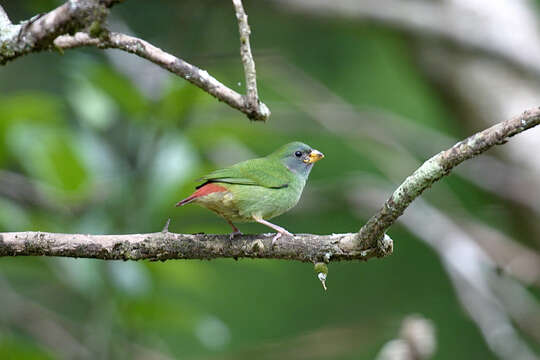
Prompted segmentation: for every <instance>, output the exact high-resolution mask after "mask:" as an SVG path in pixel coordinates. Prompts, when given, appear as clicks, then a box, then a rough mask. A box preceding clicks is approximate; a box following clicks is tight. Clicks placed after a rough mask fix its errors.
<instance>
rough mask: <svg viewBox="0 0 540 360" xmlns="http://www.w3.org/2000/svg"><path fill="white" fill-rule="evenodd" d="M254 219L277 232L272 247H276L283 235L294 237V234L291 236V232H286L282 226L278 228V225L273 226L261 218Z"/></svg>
mask: <svg viewBox="0 0 540 360" xmlns="http://www.w3.org/2000/svg"><path fill="white" fill-rule="evenodd" d="M253 219H254V220H255V221H256V222H258V223H260V224H263V225H266V226H268V227H269V228H272V229H274V230H276V231H277V233H276V235H275V236H274V238H273V239H272V245H274V244H275V243H276V241H277V239H279V238H280V237H281V235H288V236H294V235H293V234H291V233H290V232H288V231H287V230H285V229H284V228H282V227H281V226H278V225H276V224H272V223H271V222H270V221H266V220H264V219H261V218H256V217H253Z"/></svg>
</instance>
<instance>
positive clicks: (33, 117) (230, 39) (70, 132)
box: [0, 0, 513, 359]
mask: <svg viewBox="0 0 540 360" xmlns="http://www.w3.org/2000/svg"><path fill="white" fill-rule="evenodd" d="M43 3H44V2H37V1H21V2H20V3H19V4H15V3H9V4H7V5H6V10H8V12H10V14H15V15H14V18H15V19H17V17H20V18H21V19H22V18H27V17H30V16H31V15H33V14H34V13H36V12H39V11H46V10H47V9H49V8H50V7H51V6H54V4H56V2H54V1H49V2H48V4H47V6H45V5H43ZM246 5H247V9H248V13H249V19H250V23H251V27H252V31H253V38H252V44H253V47H254V53H255V58H256V61H257V70H258V74H259V85H260V93H261V96H262V99H263V100H264V101H265V102H266V103H267V104H269V106H270V108H271V110H272V111H273V116H272V118H271V119H270V120H269V121H268V123H266V124H263V123H252V122H249V121H248V120H247V119H246V118H245V117H244V116H243V115H242V114H240V113H239V112H236V111H234V110H232V109H230V108H228V107H227V106H226V105H225V104H223V103H218V102H217V101H215V100H214V99H213V98H211V97H210V96H209V95H207V94H205V93H203V92H202V91H200V90H199V89H197V88H195V87H193V86H192V85H190V84H188V83H186V82H185V81H183V80H181V79H179V78H177V77H174V76H172V75H169V74H167V73H165V72H164V71H162V70H161V69H158V68H157V67H156V66H155V65H152V64H149V63H146V62H144V61H142V60H140V61H137V60H133V59H131V60H129V59H130V57H133V56H132V55H123V54H120V53H118V52H116V51H110V52H107V53H105V52H104V51H102V50H70V51H67V52H66V53H65V54H64V55H63V56H61V55H59V54H57V53H43V54H33V55H30V56H27V57H25V58H21V59H18V60H17V61H15V62H13V63H10V64H8V65H7V66H5V67H2V68H0V91H1V94H0V139H1V142H0V164H1V167H2V169H4V171H8V172H15V173H18V174H21V175H23V176H24V177H25V178H26V179H27V180H28V182H23V183H21V184H20V186H21V189H19V190H20V191H22V192H25V191H27V188H32V189H34V190H35V191H37V192H38V193H39V194H40V196H39V198H37V197H36V198H32V199H30V201H24V202H21V201H19V200H18V199H17V198H11V197H1V198H0V230H1V231H24V230H40V231H56V232H82V233H136V232H153V231H159V230H160V229H161V228H162V226H163V224H164V223H165V220H166V219H167V218H168V217H171V218H172V224H171V226H170V230H171V231H174V232H183V233H195V232H206V233H215V232H216V233H225V232H228V231H229V228H228V225H227V224H226V223H225V222H224V221H223V220H221V219H219V218H217V217H216V216H214V215H213V214H212V213H210V212H208V211H206V210H204V209H200V208H197V207H195V206H188V207H185V208H180V209H176V208H174V203H175V202H176V201H178V200H180V199H182V198H183V197H185V196H186V195H188V194H189V193H190V191H192V189H193V187H194V185H195V182H194V179H197V178H198V177H199V176H201V175H202V174H204V173H205V172H207V171H209V170H212V169H215V168H217V167H221V166H225V165H229V164H232V163H234V162H236V161H239V160H243V159H246V158H249V157H254V156H258V155H265V154H267V153H269V152H271V151H273V150H274V149H275V148H277V147H278V146H280V145H281V144H283V143H286V142H288V141H291V140H300V141H304V142H306V143H308V144H310V145H312V146H314V147H316V148H317V149H320V150H321V151H323V152H324V153H325V155H326V158H325V160H324V161H322V162H320V163H319V164H317V166H316V167H315V169H314V171H313V172H312V175H311V178H310V181H309V183H308V189H307V190H306V192H305V194H304V197H303V199H302V200H301V203H300V204H299V205H298V207H297V208H296V209H294V210H292V211H291V212H289V213H288V214H285V215H283V216H281V217H280V218H279V219H277V220H276V222H277V223H279V224H280V225H281V226H284V227H286V228H287V229H288V230H289V231H291V232H306V233H321V234H324V233H332V232H335V233H338V232H351V231H355V230H357V229H358V228H359V227H360V226H361V224H362V222H363V221H364V220H365V218H363V217H364V216H365V215H362V216H359V215H358V211H357V210H355V206H354V204H352V201H351V196H352V195H351V194H352V193H353V192H354V191H356V189H355V188H354V180H355V178H356V176H358V175H359V174H366V173H367V174H372V175H373V176H378V177H381V178H383V177H385V178H386V179H387V180H386V181H388V180H390V181H391V182H393V183H394V184H397V183H398V182H399V181H400V180H401V179H403V178H404V177H405V176H406V175H408V174H409V173H410V172H411V171H412V170H413V169H414V168H415V163H414V162H413V163H407V162H403V159H402V158H400V156H401V155H400V154H399V151H397V150H396V149H392V148H389V147H388V146H387V145H386V144H384V143H381V142H380V141H379V140H378V139H375V138H373V137H371V136H369V135H366V134H363V133H361V131H360V132H348V133H347V131H342V130H340V126H338V125H337V124H336V126H335V129H332V128H333V126H332V125H330V126H329V127H328V126H325V125H323V124H321V123H320V122H318V121H316V120H315V119H314V117H313V116H312V114H310V113H309V111H305V109H306V108H310V107H312V108H313V109H315V106H316V105H317V99H316V98H314V96H312V94H314V93H316V92H317V90H316V88H313V87H312V86H311V85H310V84H308V83H305V84H304V83H302V80H298V79H302V78H312V79H313V81H315V82H318V83H320V84H322V85H323V86H326V87H328V88H329V89H331V91H332V92H333V93H334V94H336V95H337V96H339V97H341V98H342V99H343V100H344V101H346V102H347V103H348V104H350V105H351V106H352V107H354V108H360V109H370V108H375V109H384V110H385V111H389V112H392V113H395V114H398V115H400V116H402V117H403V118H404V119H409V120H410V121H414V122H415V123H416V125H418V126H420V127H425V128H429V129H432V130H435V131H438V132H441V133H444V134H447V135H451V136H455V137H464V136H466V135H468V134H467V133H466V132H465V131H463V130H461V129H462V128H463V126H462V125H463V124H460V122H459V121H458V119H457V118H456V117H455V116H454V114H453V113H452V110H451V109H450V107H449V106H448V104H447V103H446V102H445V99H444V97H442V96H441V95H440V93H439V92H438V91H437V89H436V88H434V87H433V85H432V84H431V83H429V82H428V81H427V80H426V79H425V78H424V76H423V74H422V72H421V71H420V70H419V69H418V68H417V67H416V63H415V61H414V57H413V55H412V53H411V52H410V51H409V48H410V46H411V43H410V41H409V39H407V38H406V37H404V36H402V35H401V34H399V33H396V32H391V31H388V30H386V29H381V28H377V27H374V26H372V25H368V24H357V23H348V22H332V21H324V20H321V19H314V18H308V17H303V16H301V15H292V14H287V13H282V12H280V11H278V10H277V9H276V8H274V7H273V6H271V5H270V4H268V3H257V4H256V5H255V2H247V4H246ZM113 13H114V14H115V16H116V17H117V19H120V20H121V21H123V22H125V23H126V24H127V25H128V26H129V27H130V28H131V29H132V30H133V31H134V32H135V33H136V34H138V35H139V36H141V37H143V38H145V39H147V40H149V41H151V42H153V43H154V44H156V45H157V46H159V47H161V48H163V49H167V50H168V51H170V52H172V53H174V54H177V55H178V56H180V57H182V58H184V59H185V60H187V61H190V62H192V63H194V64H197V65H198V66H200V67H202V68H204V69H206V70H208V71H209V72H210V73H211V74H212V75H213V76H215V77H216V78H217V79H219V80H221V81H223V82H224V83H225V84H227V85H228V86H230V87H232V88H233V89H236V90H238V91H240V92H242V91H243V83H244V79H243V74H242V68H241V65H240V60H239V56H238V35H237V28H236V26H237V25H236V23H235V19H234V16H233V11H232V7H231V6H230V4H229V2H217V1H203V2H198V1H185V2H172V1H169V2H165V1H161V2H157V3H154V2H145V1H141V0H139V1H135V0H134V1H129V2H126V3H125V4H123V5H121V6H118V7H116V8H114V10H113ZM113 28H114V25H113ZM129 69H131V72H130V71H126V70H129ZM300 69H301V70H300ZM134 74H135V75H134ZM145 74H146V75H145ZM291 74H293V75H292V76H291ZM295 74H296V75H295ZM138 75H140V76H138ZM143 75H144V76H143ZM238 84H240V85H238ZM306 89H311V90H313V92H311V93H310V92H309V91H306ZM320 96H321V97H325V96H326V95H325V93H324V92H323V93H321V94H320ZM314 111H315V110H314ZM332 121H333V120H331V121H330V123H331V122H332ZM365 121H372V120H371V119H370V120H366V119H363V118H362V117H358V118H356V119H355V120H354V123H353V127H356V126H358V127H359V128H362V122H365ZM381 129H383V130H381V131H384V127H383V126H382V125H381ZM334 130H335V131H334ZM402 145H403V146H405V147H410V151H411V153H413V154H415V155H414V156H415V157H416V159H415V160H416V161H422V160H424V159H426V158H427V157H428V156H431V155H432V154H429V153H418V152H416V151H415V150H414V146H413V144H412V142H408V143H407V142H405V140H404V143H403V144H402ZM443 146H444V144H441V149H442V148H443ZM403 164H405V165H407V166H403ZM409 165H410V166H409ZM388 168H392V169H396V172H395V173H394V174H393V175H392V176H390V175H389V174H388V172H387V169H388ZM426 198H427V199H429V200H430V201H432V202H433V204H434V205H435V206H438V207H441V208H444V209H446V210H448V211H451V212H453V213H455V214H458V216H459V215H460V214H469V215H471V214H474V216H475V217H476V218H477V219H478V221H482V222H486V223H491V224H493V225H495V226H498V227H499V228H501V229H503V230H506V231H512V230H513V229H512V225H511V224H509V222H510V221H511V220H505V219H511V218H512V216H510V214H511V212H512V209H511V208H510V207H509V206H505V205H504V202H503V201H502V200H500V199H497V198H494V197H493V195H492V194H485V193H483V192H480V191H479V189H478V188H476V186H474V185H472V184H470V183H468V182H467V181H466V180H463V179H457V178H452V179H445V180H443V181H442V182H441V183H440V184H437V186H435V187H434V188H433V189H432V190H431V192H430V193H429V194H427V195H426ZM493 204H495V205H497V204H498V205H497V206H498V207H497V210H496V211H490V212H487V211H485V210H486V209H487V208H490V207H492V205H493ZM241 229H242V230H243V231H244V232H266V231H267V229H266V228H264V227H261V226H259V225H254V224H246V225H243V226H242V227H241ZM391 234H392V237H393V238H394V239H395V240H396V243H395V254H394V255H393V256H391V257H390V258H387V259H381V260H373V261H370V262H367V263H358V262H350V263H336V264H334V263H333V264H331V265H330V267H329V277H328V281H327V283H328V286H329V291H328V292H326V293H325V292H323V291H322V289H321V286H320V283H319V282H318V280H317V279H316V278H315V277H314V276H313V273H312V265H310V264H299V263H292V262H285V261H266V260H265V261H262V260H261V261H250V260H241V261H237V262H236V261H232V260H219V261H211V262H207V261H168V262H166V263H152V262H140V263H129V262H127V263H123V262H104V261H93V260H84V259H77V260H74V259H53V258H49V259H42V258H26V259H25V258H13V259H9V258H3V259H0V304H3V307H2V309H3V310H2V312H3V313H4V314H3V315H0V358H1V359H56V358H92V359H107V358H108V359H134V358H136V359H142V358H152V357H151V355H152V354H154V355H155V353H162V354H165V355H168V356H170V357H171V358H181V359H253V358H257V359H274V358H278V357H279V358H283V359H304V358H305V359H307V358H309V359H372V358H373V357H374V356H375V354H376V353H377V352H378V351H379V349H380V348H381V346H382V345H383V344H384V343H385V342H387V341H388V340H390V339H391V338H393V337H395V336H396V334H397V332H398V329H399V326H400V322H401V320H402V319H403V317H404V316H406V315H408V314H410V313H421V314H423V315H424V316H426V317H428V318H430V319H432V320H433V321H434V323H435V325H436V327H437V339H438V342H439V349H438V352H437V355H436V358H437V359H490V358H492V357H493V356H492V355H491V354H490V352H489V351H488V350H487V347H486V345H485V343H484V341H483V340H482V338H481V335H480V333H479V331H478V329H477V328H476V327H475V326H474V324H473V323H472V322H471V320H470V319H469V318H468V317H467V316H466V315H465V314H464V312H463V310H462V309H461V307H460V305H459V303H458V302H457V300H456V296H455V294H454V290H453V288H452V286H451V284H450V282H449V280H448V277H447V275H446V273H445V272H444V270H443V269H442V267H441V265H440V263H439V259H438V258H437V257H436V255H435V254H434V252H433V251H432V250H431V249H429V248H427V247H426V245H424V244H423V243H422V242H420V241H419V240H418V239H416V238H414V237H413V236H411V235H410V234H409V233H407V232H405V231H404V230H403V229H401V228H400V227H399V226H395V227H394V228H393V229H392V231H391ZM20 299H24V301H22V300H20ZM49 321H50V322H53V323H56V324H57V326H59V327H61V328H63V329H64V330H65V331H66V332H67V333H68V334H69V335H70V336H62V334H61V333H59V332H58V331H57V330H55V329H53V328H51V327H50V326H51V325H50V324H49V323H48V322H49ZM36 333H41V334H42V335H39V334H36ZM81 349H82V350H81ZM156 356H157V355H156ZM154 358H156V359H157V358H158V357H154Z"/></svg>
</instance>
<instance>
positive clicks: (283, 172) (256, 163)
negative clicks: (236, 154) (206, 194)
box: [198, 158, 291, 189]
mask: <svg viewBox="0 0 540 360" xmlns="http://www.w3.org/2000/svg"><path fill="white" fill-rule="evenodd" d="M201 181H204V183H203V184H202V185H204V184H206V183H209V182H222V183H228V184H242V185H254V186H262V187H266V188H274V189H279V188H284V187H287V186H288V184H289V182H290V181H291V176H290V171H289V169H287V168H286V167H285V165H283V164H282V163H281V162H280V161H275V160H271V159H268V158H260V159H253V160H247V161H243V162H240V163H238V164H235V165H233V166H231V167H229V168H225V169H219V170H216V171H214V172H212V173H210V174H208V175H206V176H204V177H202V178H201ZM202 185H200V186H202ZM200 186H198V187H200Z"/></svg>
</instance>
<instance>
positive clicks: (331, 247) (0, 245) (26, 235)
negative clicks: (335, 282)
mask: <svg viewBox="0 0 540 360" xmlns="http://www.w3.org/2000/svg"><path fill="white" fill-rule="evenodd" d="M274 235H275V234H259V235H242V236H239V237H236V238H235V239H234V240H230V239H229V235H205V234H194V235H188V234H175V233H171V232H159V233H151V234H130V235H84V234H54V233H45V232H32V231H28V232H10V233H0V257H2V256H63V257H76V258H77V257H82V258H95V259H103V260H142V259H150V260H169V259H215V258H234V259H238V258H258V259H265V258H271V259H286V260H298V261H302V262H316V261H326V262H329V261H338V260H368V259H370V258H372V257H375V256H384V255H388V254H391V252H392V240H390V238H389V237H386V241H385V242H384V244H385V248H384V253H381V249H379V248H371V249H370V248H366V249H364V250H362V251H357V250H354V249H351V246H350V245H349V243H350V242H351V241H352V240H353V239H354V234H332V235H311V234H297V235H295V236H294V238H291V237H287V236H282V237H281V238H280V239H279V240H278V241H277V243H276V244H275V245H274V246H272V238H273V237H274Z"/></svg>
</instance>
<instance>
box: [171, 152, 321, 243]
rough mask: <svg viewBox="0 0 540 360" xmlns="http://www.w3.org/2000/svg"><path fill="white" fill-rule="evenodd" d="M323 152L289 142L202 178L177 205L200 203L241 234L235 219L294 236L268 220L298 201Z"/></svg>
mask: <svg viewBox="0 0 540 360" xmlns="http://www.w3.org/2000/svg"><path fill="white" fill-rule="evenodd" d="M323 157H324V155H323V154H322V153H321V152H320V151H318V150H314V149H312V148H311V147H310V146H308V145H306V144H303V143H301V142H292V143H289V144H286V145H284V146H282V147H280V148H279V149H277V150H276V151H274V152H273V153H271V154H270V155H268V156H266V157H262V158H258V159H252V160H246V161H242V162H240V163H238V164H235V165H233V166H231V167H228V168H225V169H220V170H216V171H214V172H212V173H210V174H208V175H206V176H204V177H202V178H201V179H200V180H201V181H203V183H202V184H201V185H199V186H197V187H196V189H197V190H196V191H195V192H194V193H193V194H191V195H190V196H188V197H187V198H185V199H184V200H182V201H179V202H178V203H177V204H176V206H182V205H185V204H188V203H192V202H193V203H196V204H199V205H201V206H203V207H205V208H207V209H209V210H212V211H213V212H215V213H216V214H218V215H219V216H221V217H223V218H224V219H225V220H227V222H228V223H229V224H230V225H231V227H232V229H233V232H232V234H231V239H232V238H234V236H235V235H241V234H242V233H241V232H240V231H239V230H238V228H237V227H236V226H235V225H234V224H233V222H255V221H256V222H259V223H261V224H264V225H266V226H268V227H270V228H272V229H274V230H276V231H277V233H276V235H275V236H274V238H273V239H272V243H275V241H276V240H277V239H278V238H279V237H281V235H289V236H292V234H291V233H289V232H288V231H287V230H285V229H284V228H282V227H280V226H278V225H275V224H272V223H271V222H269V221H268V219H271V218H273V217H275V216H278V215H281V214H283V213H284V212H286V211H287V210H289V209H290V208H292V207H293V206H295V205H296V203H298V200H299V199H300V195H302V191H303V190H304V186H305V185H306V181H307V179H308V176H309V173H310V171H311V168H312V167H313V164H314V163H315V162H316V161H318V160H320V159H322V158H323Z"/></svg>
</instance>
